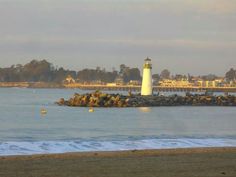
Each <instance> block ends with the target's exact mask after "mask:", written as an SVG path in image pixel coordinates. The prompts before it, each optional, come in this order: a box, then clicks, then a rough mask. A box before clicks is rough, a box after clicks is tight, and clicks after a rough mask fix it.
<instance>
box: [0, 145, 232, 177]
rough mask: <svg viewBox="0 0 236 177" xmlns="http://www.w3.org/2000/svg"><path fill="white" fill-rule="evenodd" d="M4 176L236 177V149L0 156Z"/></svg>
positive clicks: (0, 165) (0, 173) (0, 166)
mask: <svg viewBox="0 0 236 177" xmlns="http://www.w3.org/2000/svg"><path fill="white" fill-rule="evenodd" d="M0 176H1V177H157V176H160V177H223V176H224V177H236V148H197V149H173V150H143V151H123V152H90V153H67V154H54V155H33V156H12V157H0Z"/></svg>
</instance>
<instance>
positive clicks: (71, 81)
mask: <svg viewBox="0 0 236 177" xmlns="http://www.w3.org/2000/svg"><path fill="white" fill-rule="evenodd" d="M63 82H64V83H65V84H74V83H75V79H74V78H73V77H72V76H71V75H68V76H67V77H66V79H65V80H64V81H63Z"/></svg>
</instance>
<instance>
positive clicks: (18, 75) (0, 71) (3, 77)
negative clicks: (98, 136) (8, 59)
mask: <svg viewBox="0 0 236 177" xmlns="http://www.w3.org/2000/svg"><path fill="white" fill-rule="evenodd" d="M68 75H70V76H71V77H73V78H75V79H78V80H79V81H81V82H91V81H101V82H114V81H115V79H116V78H118V77H121V78H122V79H123V80H124V82H129V81H130V80H141V74H140V70H139V69H138V68H130V67H128V66H126V65H124V64H122V65H121V66H120V71H116V70H115V69H113V71H106V70H105V69H101V68H100V67H97V68H96V69H83V70H81V71H78V72H77V71H73V70H66V69H64V68H63V67H60V68H56V67H54V65H53V64H52V63H49V62H48V61H46V60H40V61H38V60H32V61H30V62H29V63H27V64H25V65H21V64H17V65H12V66H11V67H7V68H0V82H55V83H61V82H62V81H63V80H65V78H66V77H67V76H68Z"/></svg>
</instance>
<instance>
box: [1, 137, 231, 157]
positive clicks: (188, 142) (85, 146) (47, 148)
mask: <svg viewBox="0 0 236 177" xmlns="http://www.w3.org/2000/svg"><path fill="white" fill-rule="evenodd" d="M196 147H236V139H187V138H185V139H144V140H127V141H38V142H1V143H0V155H1V156H9V155H32V154H52V153H65V152H90V151H122V150H134V149H137V150H143V149H170V148H196Z"/></svg>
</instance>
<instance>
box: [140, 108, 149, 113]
mask: <svg viewBox="0 0 236 177" xmlns="http://www.w3.org/2000/svg"><path fill="white" fill-rule="evenodd" d="M138 110H139V111H140V112H143V113H148V112H151V108H150V107H140V108H138Z"/></svg>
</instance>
